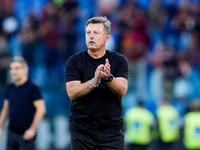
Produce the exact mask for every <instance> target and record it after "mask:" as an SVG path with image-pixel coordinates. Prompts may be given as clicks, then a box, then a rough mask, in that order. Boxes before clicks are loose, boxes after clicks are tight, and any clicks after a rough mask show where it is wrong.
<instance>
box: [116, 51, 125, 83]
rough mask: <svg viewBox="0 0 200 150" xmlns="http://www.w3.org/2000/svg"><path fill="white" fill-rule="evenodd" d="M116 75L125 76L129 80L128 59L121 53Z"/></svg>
mask: <svg viewBox="0 0 200 150" xmlns="http://www.w3.org/2000/svg"><path fill="white" fill-rule="evenodd" d="M115 77H123V78H125V79H127V80H128V61H127V59H126V57H125V56H124V55H121V54H120V55H119V56H118V58H117V65H116V74H115Z"/></svg>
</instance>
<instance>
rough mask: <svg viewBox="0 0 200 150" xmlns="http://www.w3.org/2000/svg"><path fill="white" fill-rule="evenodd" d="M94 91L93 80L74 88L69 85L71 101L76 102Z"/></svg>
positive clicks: (68, 91)
mask: <svg viewBox="0 0 200 150" xmlns="http://www.w3.org/2000/svg"><path fill="white" fill-rule="evenodd" d="M93 89H94V87H93V85H92V84H91V80H89V81H87V82H85V83H81V84H76V85H72V86H68V85H67V93H68V96H69V98H70V99H71V100H76V99H78V98H80V97H83V96H85V95H87V94H88V93H90V92H91V91H92V90H93Z"/></svg>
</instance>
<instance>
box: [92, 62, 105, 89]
mask: <svg viewBox="0 0 200 150" xmlns="http://www.w3.org/2000/svg"><path fill="white" fill-rule="evenodd" d="M103 68H104V65H102V64H101V65H99V66H98V67H97V69H96V71H95V75H94V80H93V84H94V85H98V84H100V83H101V79H102V77H103Z"/></svg>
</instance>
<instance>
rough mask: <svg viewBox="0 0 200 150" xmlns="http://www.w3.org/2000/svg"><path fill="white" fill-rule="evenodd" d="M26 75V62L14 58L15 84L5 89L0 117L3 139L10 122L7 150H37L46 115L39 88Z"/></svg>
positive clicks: (12, 71) (13, 74) (12, 75)
mask: <svg viewBox="0 0 200 150" xmlns="http://www.w3.org/2000/svg"><path fill="white" fill-rule="evenodd" d="M27 74H28V65H27V63H26V61H25V60H24V59H23V58H21V57H15V58H13V60H12V61H11V63H10V75H11V77H12V79H13V81H14V83H12V84H9V85H8V86H7V88H6V91H5V101H4V105H3V109H2V111H1V115H0V137H1V135H2V130H3V126H4V124H5V121H6V119H7V117H8V118H9V131H8V139H7V150H34V141H35V137H36V130H37V127H38V124H39V123H40V121H41V120H42V118H43V116H44V114H45V111H46V110H45V103H44V100H43V99H42V96H41V93H40V90H39V88H38V87H37V86H36V85H34V84H33V83H32V82H31V81H30V80H29V79H28V76H27ZM0 140H1V139H0Z"/></svg>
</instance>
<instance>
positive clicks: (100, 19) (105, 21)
mask: <svg viewBox="0 0 200 150" xmlns="http://www.w3.org/2000/svg"><path fill="white" fill-rule="evenodd" d="M90 23H92V24H96V23H102V24H103V26H104V33H105V35H110V31H111V22H110V21H109V20H108V19H107V18H106V16H104V17H103V16H97V17H93V18H90V19H89V20H88V21H87V22H86V25H85V31H86V28H87V26H88V25H89V24H90Z"/></svg>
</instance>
